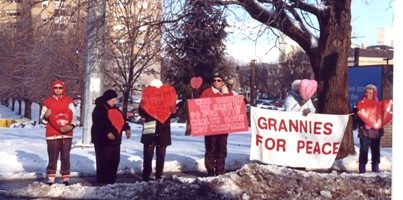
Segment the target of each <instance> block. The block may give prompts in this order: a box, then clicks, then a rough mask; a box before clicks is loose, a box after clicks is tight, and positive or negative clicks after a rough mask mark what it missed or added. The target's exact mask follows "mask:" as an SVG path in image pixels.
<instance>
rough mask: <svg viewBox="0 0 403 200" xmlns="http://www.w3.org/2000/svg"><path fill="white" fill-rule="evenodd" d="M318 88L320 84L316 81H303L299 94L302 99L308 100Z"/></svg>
mask: <svg viewBox="0 0 403 200" xmlns="http://www.w3.org/2000/svg"><path fill="white" fill-rule="evenodd" d="M317 88H318V82H316V81H315V80H308V79H302V80H301V83H300V85H299V94H300V95H301V98H302V99H304V100H307V99H309V98H311V97H312V96H313V95H314V94H315V92H316V89H317Z"/></svg>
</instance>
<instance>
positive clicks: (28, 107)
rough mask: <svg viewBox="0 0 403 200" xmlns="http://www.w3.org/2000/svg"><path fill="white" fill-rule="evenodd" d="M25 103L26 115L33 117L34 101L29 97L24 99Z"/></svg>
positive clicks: (26, 116)
mask: <svg viewBox="0 0 403 200" xmlns="http://www.w3.org/2000/svg"><path fill="white" fill-rule="evenodd" d="M24 103H25V111H24V117H25V118H28V119H32V112H31V111H32V109H31V106H32V101H31V100H29V99H24Z"/></svg>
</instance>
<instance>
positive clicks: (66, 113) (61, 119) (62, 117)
mask: <svg viewBox="0 0 403 200" xmlns="http://www.w3.org/2000/svg"><path fill="white" fill-rule="evenodd" d="M72 119H73V112H72V111H71V110H70V109H66V110H52V114H50V116H49V123H50V125H51V126H53V128H55V129H56V130H60V129H61V128H62V127H63V126H65V125H67V124H71V121H72Z"/></svg>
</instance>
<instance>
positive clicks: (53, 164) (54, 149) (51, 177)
mask: <svg viewBox="0 0 403 200" xmlns="http://www.w3.org/2000/svg"><path fill="white" fill-rule="evenodd" d="M46 144H47V151H48V160H49V161H48V166H47V167H46V173H47V176H48V184H53V183H54V182H55V177H56V170H57V160H58V159H59V145H58V144H57V140H46Z"/></svg>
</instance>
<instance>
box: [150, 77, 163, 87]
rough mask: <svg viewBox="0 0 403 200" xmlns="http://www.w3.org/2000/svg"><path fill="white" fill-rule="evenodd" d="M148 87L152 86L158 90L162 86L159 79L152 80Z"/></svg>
mask: <svg viewBox="0 0 403 200" xmlns="http://www.w3.org/2000/svg"><path fill="white" fill-rule="evenodd" d="M150 86H154V87H156V88H159V87H161V86H162V82H161V81H160V80H159V79H154V80H152V81H151V83H150Z"/></svg>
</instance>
